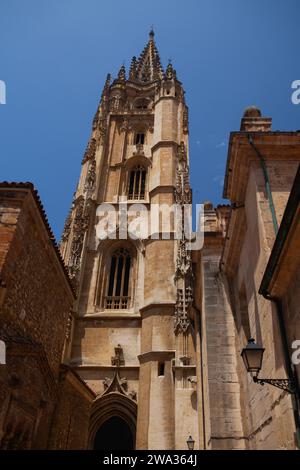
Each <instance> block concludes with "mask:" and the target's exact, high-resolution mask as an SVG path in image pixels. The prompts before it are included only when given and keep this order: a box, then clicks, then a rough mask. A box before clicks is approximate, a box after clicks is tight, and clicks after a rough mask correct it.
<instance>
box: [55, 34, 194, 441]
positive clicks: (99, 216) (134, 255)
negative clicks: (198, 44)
mask: <svg viewBox="0 0 300 470" xmlns="http://www.w3.org/2000/svg"><path fill="white" fill-rule="evenodd" d="M190 203H191V190H190V186H189V159H188V108H187V106H186V104H185V99H184V90H183V87H182V84H181V82H180V81H179V80H178V79H177V76H176V71H175V70H174V68H173V65H172V64H171V63H169V64H168V65H167V67H166V69H165V70H164V69H163V67H162V65H161V61H160V57H159V53H158V50H157V48H156V45H155V41H154V32H153V31H150V34H149V40H148V43H147V44H146V46H145V48H144V49H143V51H142V53H141V54H140V56H139V58H136V57H133V59H132V61H131V64H130V69H129V71H128V75H127V73H126V69H125V66H124V65H122V66H121V68H120V70H119V73H118V76H117V78H116V79H114V80H112V79H111V76H110V75H108V76H107V79H106V82H105V84H104V88H103V91H102V95H101V100H100V104H99V106H98V109H97V112H96V114H95V117H94V120H93V125H92V132H91V137H90V140H89V143H88V146H87V149H86V152H85V154H84V157H83V160H82V170H81V175H80V179H79V183H78V186H77V190H76V192H75V195H74V200H73V204H72V208H71V210H70V214H69V216H68V218H67V220H66V223H65V227H64V231H63V235H62V240H61V252H62V255H63V257H64V260H65V263H66V265H67V266H68V270H69V273H70V276H71V277H72V279H73V281H74V284H75V285H76V289H77V301H76V304H75V306H74V316H73V320H72V322H73V324H72V326H71V332H72V333H71V334H70V339H69V344H68V345H67V347H66V357H65V361H66V362H68V363H69V364H70V365H71V366H72V367H74V368H75V369H76V371H77V372H78V373H79V374H80V376H81V378H82V379H83V380H84V381H86V382H87V384H88V385H89V386H90V387H91V388H92V389H93V390H94V391H95V392H96V393H97V399H96V400H95V403H94V405H93V408H92V413H91V424H90V429H91V432H90V446H91V447H93V446H94V445H95V442H96V441H97V442H98V443H99V441H100V445H101V439H100V438H99V435H100V434H97V433H98V432H100V431H101V428H102V427H103V426H104V424H105V423H107V422H108V420H110V419H115V418H118V419H121V420H123V421H125V422H126V424H127V426H128V429H129V430H130V432H131V435H132V439H133V442H134V444H133V446H134V447H135V448H137V449H166V450H168V449H186V448H187V445H186V441H187V439H188V437H189V436H190V435H192V436H193V438H194V440H195V449H197V448H199V446H200V447H201V419H200V413H199V403H200V402H201V398H200V396H199V390H200V386H199V384H197V378H196V377H197V375H198V374H197V372H196V368H197V366H196V362H197V360H196V359H197V356H198V352H197V348H198V347H199V346H198V343H199V339H198V337H199V335H198V331H197V322H195V321H194V309H193V273H192V260H191V253H190V252H189V250H188V245H187V241H186V239H185V234H184V226H183V218H182V220H181V222H180V223H181V226H180V227H179V230H178V224H175V222H174V220H175V219H174V216H172V210H173V209H174V205H176V207H177V209H178V208H179V212H181V213H182V212H183V207H184V205H186V204H190ZM120 207H125V208H126V216H127V223H128V225H129V226H131V223H130V222H131V221H132V220H134V217H136V216H137V215H138V218H139V220H142V221H145V220H146V219H147V221H148V222H147V224H146V225H147V228H148V231H147V233H146V235H145V233H144V232H143V233H142V234H141V233H140V234H139V235H138V236H135V237H134V236H130V235H131V232H130V230H131V229H128V230H127V236H125V237H124V236H121V232H122V233H123V232H124V224H123V225H122V223H121V216H120V213H121V212H120ZM99 208H100V209H99ZM109 210H111V211H112V212H113V211H115V214H116V216H115V219H114V220H115V222H116V224H115V227H114V228H111V226H110V225H109V224H108V226H109V234H110V236H109V237H107V238H100V239H99V232H98V230H97V227H99V223H100V225H101V224H102V225H101V227H103V226H104V225H103V220H106V219H105V217H107V212H108V211H109ZM152 211H154V212H155V211H158V213H160V216H159V218H158V223H155V224H153V223H152V222H153V220H152V219H153V218H152V215H151V214H152ZM166 211H167V212H168V211H169V212H170V214H171V216H170V218H169V219H168V220H169V223H166V219H165V217H164V215H165V212H166ZM176 220H177V219H176ZM125 226H126V227H127V225H126V224H125ZM125 232H126V230H125ZM178 232H179V234H180V236H179V237H178V236H176V233H177V234H178ZM123 235H124V233H123ZM195 323H196V324H195ZM116 351H117V353H116ZM116 358H117V359H116ZM99 430H100V431H99ZM101 435H103V434H101ZM97 436H98V438H97ZM118 448H122V447H118Z"/></svg>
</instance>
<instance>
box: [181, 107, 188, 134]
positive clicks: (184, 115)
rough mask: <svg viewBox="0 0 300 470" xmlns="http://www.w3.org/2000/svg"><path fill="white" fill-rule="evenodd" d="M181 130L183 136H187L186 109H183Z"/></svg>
mask: <svg viewBox="0 0 300 470" xmlns="http://www.w3.org/2000/svg"><path fill="white" fill-rule="evenodd" d="M182 129H183V133H184V134H187V133H188V131H189V112H188V108H187V107H184V110H183V116H182Z"/></svg>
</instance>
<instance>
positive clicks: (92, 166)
mask: <svg viewBox="0 0 300 470" xmlns="http://www.w3.org/2000/svg"><path fill="white" fill-rule="evenodd" d="M95 181H96V160H95V159H93V160H91V161H90V163H89V168H88V172H87V177H86V182H85V186H84V187H85V189H88V190H90V191H91V190H93V189H94V186H95Z"/></svg>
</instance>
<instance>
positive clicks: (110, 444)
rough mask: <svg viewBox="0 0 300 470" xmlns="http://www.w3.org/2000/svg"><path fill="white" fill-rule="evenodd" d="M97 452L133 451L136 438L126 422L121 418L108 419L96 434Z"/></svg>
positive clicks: (95, 445)
mask: <svg viewBox="0 0 300 470" xmlns="http://www.w3.org/2000/svg"><path fill="white" fill-rule="evenodd" d="M93 448H94V449H95V450H108V449H109V450H132V449H134V437H133V435H132V432H131V429H130V427H129V425H128V424H127V423H126V421H125V420H124V419H122V418H120V417H119V416H112V417H111V418H108V419H107V420H106V421H105V422H104V423H103V424H102V426H101V427H100V428H99V429H98V431H97V432H96V435H95V438H94V445H93Z"/></svg>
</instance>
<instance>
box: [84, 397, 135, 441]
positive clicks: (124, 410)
mask: <svg viewBox="0 0 300 470" xmlns="http://www.w3.org/2000/svg"><path fill="white" fill-rule="evenodd" d="M113 417H118V418H121V419H123V420H124V421H125V422H126V423H127V424H128V426H129V428H130V430H131V433H132V435H133V438H134V442H135V435H136V419H137V404H136V403H135V402H134V401H133V400H131V399H130V398H129V397H127V396H125V395H122V394H121V393H119V392H111V393H108V394H107V395H104V396H101V397H99V398H97V399H96V400H95V401H94V403H93V405H92V411H91V418H90V429H89V447H90V448H91V449H92V448H93V446H94V441H95V437H96V433H97V431H98V429H100V427H101V426H102V425H103V424H104V423H105V422H106V421H107V420H109V419H110V418H113Z"/></svg>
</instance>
